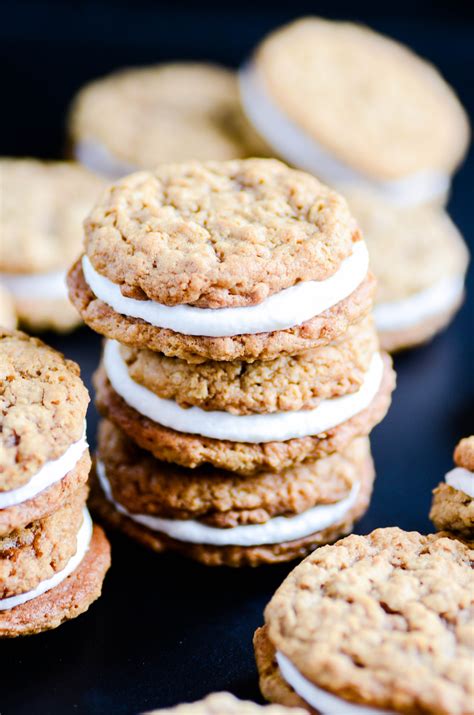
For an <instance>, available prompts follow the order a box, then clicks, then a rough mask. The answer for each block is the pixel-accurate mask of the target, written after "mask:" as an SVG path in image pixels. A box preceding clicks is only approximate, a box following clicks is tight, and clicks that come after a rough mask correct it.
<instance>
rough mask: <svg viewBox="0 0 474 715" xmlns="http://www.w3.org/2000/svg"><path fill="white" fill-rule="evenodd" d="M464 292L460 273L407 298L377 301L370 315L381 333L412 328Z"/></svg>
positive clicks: (454, 303)
mask: <svg viewBox="0 0 474 715" xmlns="http://www.w3.org/2000/svg"><path fill="white" fill-rule="evenodd" d="M463 291H464V277H463V276H447V277H445V278H442V279H441V280H440V281H438V282H437V283H436V284H435V285H433V286H430V288H426V290H423V291H420V292H419V293H414V294H413V295H411V296H410V297H409V298H404V299H402V300H394V301H392V302H390V303H379V304H378V305H376V306H375V307H374V310H373V315H374V319H375V324H376V326H377V330H378V331H379V332H381V333H383V332H389V331H392V330H404V329H406V328H411V327H414V326H416V325H418V324H420V323H423V321H425V320H428V319H429V318H432V317H435V316H436V315H439V314H442V313H444V312H446V311H448V310H450V309H452V308H454V306H456V305H457V304H458V303H459V301H460V300H461V297H462V294H463Z"/></svg>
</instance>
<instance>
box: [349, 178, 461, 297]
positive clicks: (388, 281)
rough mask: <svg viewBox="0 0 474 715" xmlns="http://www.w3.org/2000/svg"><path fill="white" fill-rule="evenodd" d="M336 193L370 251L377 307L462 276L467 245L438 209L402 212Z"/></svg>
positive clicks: (364, 195) (366, 197)
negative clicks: (441, 281)
mask: <svg viewBox="0 0 474 715" xmlns="http://www.w3.org/2000/svg"><path fill="white" fill-rule="evenodd" d="M341 190H342V193H343V195H344V196H345V197H346V199H347V201H348V203H349V206H350V208H351V211H352V212H353V213H354V216H355V217H356V219H357V221H358V223H359V225H360V228H361V230H362V233H363V235H364V239H365V240H366V243H367V246H368V248H369V253H370V267H371V269H372V271H373V272H374V273H375V276H376V278H377V281H378V282H377V295H376V302H377V303H385V302H390V301H394V300H401V299H403V298H407V297H409V296H411V295H413V294H415V293H418V292H419V291H422V290H425V289H426V288H430V287H432V286H433V285H435V284H436V283H437V282H438V281H440V280H441V279H443V278H446V277H453V276H462V275H463V274H464V273H465V271H466V268H467V264H468V260H469V254H468V251H467V248H466V244H465V243H464V241H463V239H462V237H461V234H460V233H459V231H458V230H457V228H456V226H455V225H454V224H453V222H452V221H451V219H450V218H449V216H448V214H447V213H446V211H443V209H442V208H439V207H437V206H418V207H414V208H403V209H402V208H397V207H396V206H393V205H390V204H388V203H386V202H384V201H381V200H380V199H378V198H377V197H375V196H374V195H372V194H371V193H369V192H366V191H363V190H357V189H351V188H349V187H347V188H342V189H341Z"/></svg>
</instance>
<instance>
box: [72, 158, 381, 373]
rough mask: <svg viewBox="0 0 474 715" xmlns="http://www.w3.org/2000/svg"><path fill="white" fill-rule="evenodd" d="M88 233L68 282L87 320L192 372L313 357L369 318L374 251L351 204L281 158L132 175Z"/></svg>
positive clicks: (103, 204) (94, 216) (106, 200)
mask: <svg viewBox="0 0 474 715" xmlns="http://www.w3.org/2000/svg"><path fill="white" fill-rule="evenodd" d="M85 232H86V241H85V255H84V256H83V257H82V259H81V260H80V261H79V262H77V263H76V264H75V265H74V266H73V268H72V269H71V271H70V274H69V292H70V297H71V300H72V301H73V303H74V305H75V306H76V307H77V309H78V310H79V312H80V313H81V315H82V317H83V319H84V320H85V322H86V323H87V324H88V325H89V326H90V327H91V328H92V329H93V330H95V331H96V332H99V333H101V334H103V335H105V336H107V337H109V338H113V339H116V340H118V341H119V342H121V343H125V344H128V345H133V346H134V347H142V348H145V347H147V348H149V349H151V350H153V351H156V352H162V353H164V354H165V355H168V356H170V357H180V358H183V359H185V360H187V361H188V362H191V361H192V362H199V361H202V360H245V361H247V362H250V361H252V360H255V359H264V360H269V359H273V358H275V357H277V356H279V355H292V354H296V353H298V352H303V351H305V350H310V349H312V348H315V347H318V346H320V345H326V344H328V343H329V342H331V341H332V340H335V339H336V338H338V337H339V336H341V335H342V334H343V333H344V332H345V331H346V330H347V329H348V327H349V326H350V325H352V324H353V323H355V322H358V321H360V320H361V319H362V318H363V317H364V316H365V315H366V314H367V313H368V312H369V311H370V309H371V305H372V296H373V292H374V281H373V278H372V276H371V274H370V273H369V272H368V261H369V258H368V251H367V248H366V246H365V243H364V242H363V241H362V240H361V236H360V233H359V230H358V228H357V226H356V224H355V221H354V219H353V218H352V215H351V213H350V212H349V209H348V207H347V204H346V202H345V201H344V199H342V198H341V197H340V196H339V195H338V194H336V193H334V192H332V191H330V190H329V189H327V188H326V187H325V186H323V185H322V184H320V183H319V182H318V181H317V180H316V179H315V178H314V177H312V176H309V175H308V174H304V173H302V172H298V171H294V170H292V169H289V168H288V167H286V166H285V165H284V164H282V163H280V162H277V161H275V160H265V159H248V160H242V161H230V162H221V163H218V162H208V163H204V164H199V163H196V162H191V163H187V164H181V165H169V166H162V167H160V168H158V169H157V170H155V171H154V172H142V173H139V174H133V175H131V176H129V177H126V178H125V179H122V180H121V181H120V182H118V183H117V184H115V185H114V186H112V187H111V188H110V189H109V190H108V192H106V194H104V196H103V197H102V199H101V200H100V202H99V203H98V204H97V205H96V207H95V208H94V209H93V211H92V212H91V213H90V215H89V217H88V219H87V221H86V223H85Z"/></svg>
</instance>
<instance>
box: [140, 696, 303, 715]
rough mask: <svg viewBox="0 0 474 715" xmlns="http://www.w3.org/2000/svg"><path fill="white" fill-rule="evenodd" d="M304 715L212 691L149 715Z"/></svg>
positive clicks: (297, 711)
mask: <svg viewBox="0 0 474 715" xmlns="http://www.w3.org/2000/svg"><path fill="white" fill-rule="evenodd" d="M160 713H161V715H172V714H173V713H174V715H258V713H265V715H304V710H291V711H290V710H288V708H285V707H281V706H279V705H257V704H256V703H251V702H249V701H246V700H238V699H237V698H236V697H234V696H233V695H231V694H230V693H212V694H211V695H208V696H207V697H206V698H204V700H200V701H199V702H196V703H186V704H183V705H176V706H175V707H173V708H165V709H164V710H152V711H150V712H149V713H148V715H159V714H160Z"/></svg>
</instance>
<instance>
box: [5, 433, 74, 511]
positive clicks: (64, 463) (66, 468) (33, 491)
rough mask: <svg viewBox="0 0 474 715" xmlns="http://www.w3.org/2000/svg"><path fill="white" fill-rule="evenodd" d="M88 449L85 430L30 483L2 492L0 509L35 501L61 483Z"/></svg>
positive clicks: (45, 465)
mask: <svg viewBox="0 0 474 715" xmlns="http://www.w3.org/2000/svg"><path fill="white" fill-rule="evenodd" d="M87 447H88V445H87V439H86V431H85V428H84V434H83V435H82V437H81V439H79V440H78V441H77V442H74V444H71V446H70V447H68V449H67V450H66V451H65V452H64V454H62V455H61V456H60V457H58V459H54V460H51V461H49V462H46V464H44V465H43V466H42V467H41V469H40V470H39V472H36V474H34V475H33V476H32V477H31V479H30V481H29V482H27V483H26V484H24V485H23V486H21V487H18V488H17V489H11V490H9V491H7V492H0V509H8V507H10V506H16V505H17V504H22V503H23V502H25V501H28V500H29V499H33V497H35V496H36V495H37V494H39V493H40V492H42V491H44V490H45V489H46V488H47V487H50V486H51V485H52V484H55V483H56V482H59V481H61V479H63V478H64V477H65V476H66V474H67V473H68V472H70V471H71V469H74V467H75V466H76V464H77V463H78V461H79V460H80V458H81V457H82V455H83V454H84V452H85V451H86V449H87Z"/></svg>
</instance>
